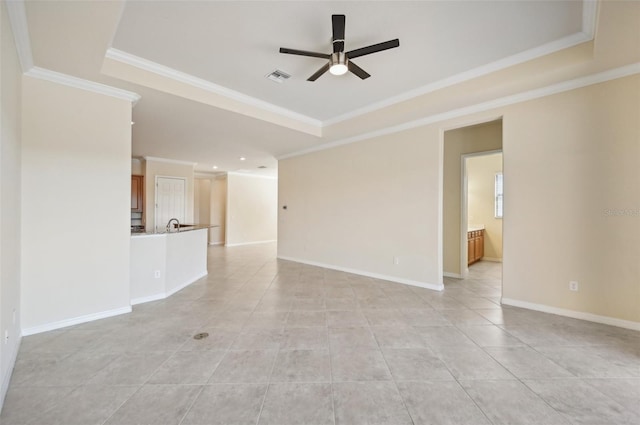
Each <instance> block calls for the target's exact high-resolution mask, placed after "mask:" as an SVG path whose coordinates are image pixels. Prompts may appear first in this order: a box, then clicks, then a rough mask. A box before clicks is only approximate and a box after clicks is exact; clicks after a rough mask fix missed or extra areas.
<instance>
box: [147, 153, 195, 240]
mask: <svg viewBox="0 0 640 425" xmlns="http://www.w3.org/2000/svg"><path fill="white" fill-rule="evenodd" d="M156 177H183V178H185V179H186V182H187V187H186V190H187V199H186V201H185V206H186V210H187V211H186V222H187V223H193V220H194V215H193V205H194V182H193V180H194V176H193V164H186V163H178V162H176V161H165V160H160V159H151V158H146V160H145V172H144V185H145V212H144V215H145V226H146V229H147V231H153V230H154V228H155V225H156V224H155V214H156V210H155V203H156ZM166 224H167V223H158V226H159V227H161V228H163V227H164V226H166Z"/></svg>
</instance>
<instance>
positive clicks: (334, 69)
mask: <svg viewBox="0 0 640 425" xmlns="http://www.w3.org/2000/svg"><path fill="white" fill-rule="evenodd" d="M344 23H345V16H344V15H331V24H332V27H333V38H332V44H333V53H317V52H307V51H305V50H296V49H288V48H286V47H281V48H280V53H287V54H289V55H299V56H311V57H314V58H321V59H328V60H329V62H327V63H326V64H325V65H324V66H323V67H322V68H320V69H319V70H318V71H317V72H316V73H315V74H313V75H312V76H311V77H309V78H307V81H315V80H317V79H318V77H320V76H321V75H322V74H324V73H325V72H327V71H329V72H330V73H332V74H333V75H342V74H345V73H346V72H347V71H351V72H352V73H354V74H355V75H357V76H358V77H360V78H361V79H363V80H364V79H365V78H369V77H371V75H369V74H368V73H367V72H366V71H365V70H364V69H362V68H360V67H359V66H358V65H356V64H355V63H353V62H352V61H351V60H352V59H354V58H359V57H360V56H364V55H370V54H371V53H377V52H381V51H383V50H387V49H393V48H394V47H398V46H399V45H400V40H399V39H397V38H396V39H395V40H389V41H385V42H384V43H378V44H372V45H371V46H367V47H362V48H360V49H356V50H351V51H349V52H345V51H344Z"/></svg>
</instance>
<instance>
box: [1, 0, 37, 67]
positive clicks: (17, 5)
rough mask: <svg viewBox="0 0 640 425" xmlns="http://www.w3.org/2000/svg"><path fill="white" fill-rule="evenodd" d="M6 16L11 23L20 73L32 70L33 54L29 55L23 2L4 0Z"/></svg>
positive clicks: (27, 28) (27, 29)
mask: <svg viewBox="0 0 640 425" xmlns="http://www.w3.org/2000/svg"><path fill="white" fill-rule="evenodd" d="M5 4H6V5H7V14H8V16H9V22H10V23H11V32H13V40H14V41H15V44H16V50H17V52H18V59H19V60H20V66H21V67H22V72H27V71H29V70H30V69H31V68H33V54H32V53H31V39H30V38H29V26H28V25H27V11H26V9H25V6H24V1H23V0H6V1H5Z"/></svg>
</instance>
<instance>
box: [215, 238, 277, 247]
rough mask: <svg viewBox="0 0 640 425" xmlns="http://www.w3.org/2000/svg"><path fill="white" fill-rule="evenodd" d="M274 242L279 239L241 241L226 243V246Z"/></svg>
mask: <svg viewBox="0 0 640 425" xmlns="http://www.w3.org/2000/svg"><path fill="white" fill-rule="evenodd" d="M272 242H278V240H277V239H272V240H268V241H255V242H241V243H225V244H224V246H226V247H233V246H245V245H258V244H262V243H272Z"/></svg>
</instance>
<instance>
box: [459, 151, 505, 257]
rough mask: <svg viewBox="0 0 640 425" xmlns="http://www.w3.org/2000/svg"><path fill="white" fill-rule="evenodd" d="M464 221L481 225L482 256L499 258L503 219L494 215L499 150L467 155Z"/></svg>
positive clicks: (499, 167)
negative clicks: (488, 153)
mask: <svg viewBox="0 0 640 425" xmlns="http://www.w3.org/2000/svg"><path fill="white" fill-rule="evenodd" d="M466 170H467V223H468V225H469V226H472V225H483V226H484V257H483V259H484V260H490V261H502V219H501V218H496V217H495V179H496V174H498V173H501V172H502V153H496V154H490V155H480V156H472V157H469V158H467V166H466Z"/></svg>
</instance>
